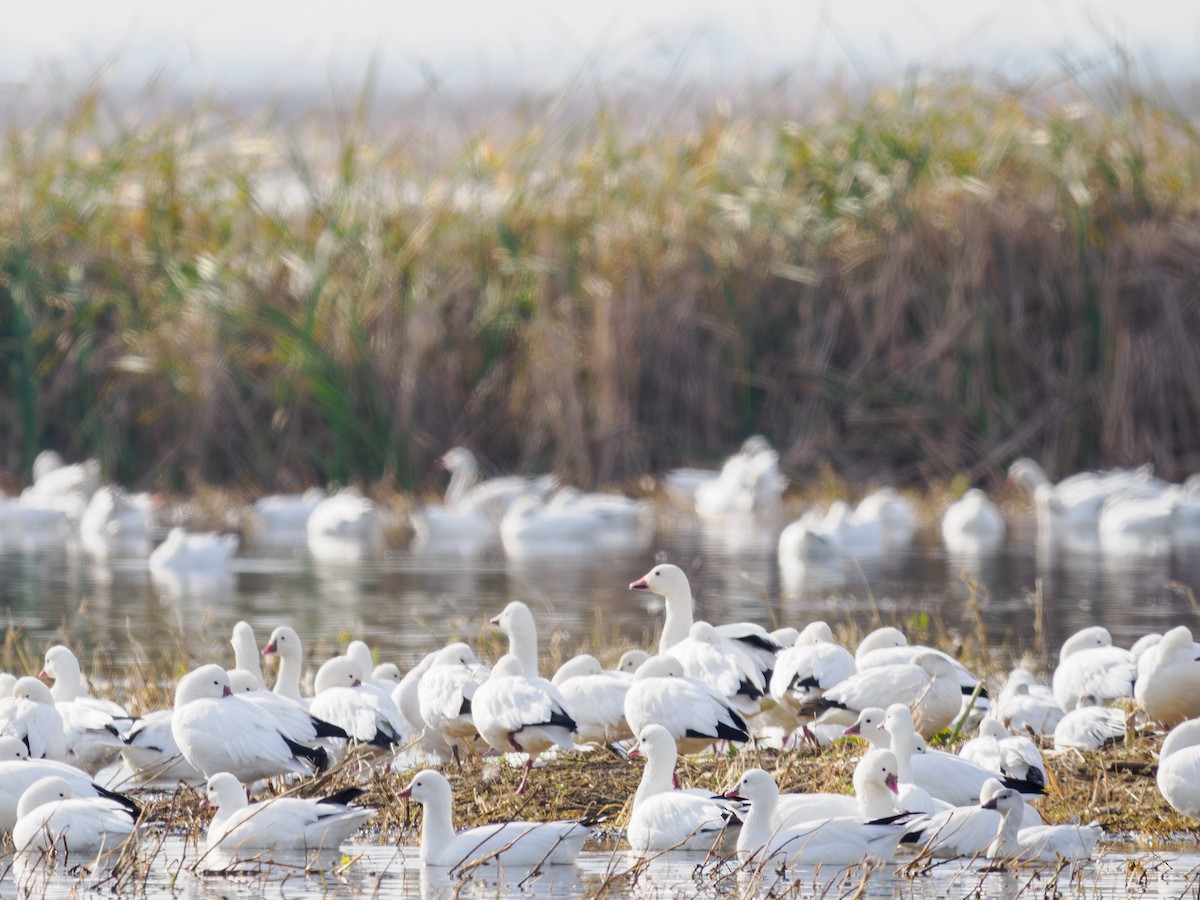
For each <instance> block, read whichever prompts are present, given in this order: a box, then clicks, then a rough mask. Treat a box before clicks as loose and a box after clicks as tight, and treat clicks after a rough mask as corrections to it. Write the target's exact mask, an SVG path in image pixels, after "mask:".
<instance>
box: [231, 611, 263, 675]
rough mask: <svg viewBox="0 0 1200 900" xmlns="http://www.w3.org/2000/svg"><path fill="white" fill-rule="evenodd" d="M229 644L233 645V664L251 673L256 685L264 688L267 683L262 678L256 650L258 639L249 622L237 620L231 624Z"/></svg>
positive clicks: (259, 658)
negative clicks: (231, 631) (231, 632)
mask: <svg viewBox="0 0 1200 900" xmlns="http://www.w3.org/2000/svg"><path fill="white" fill-rule="evenodd" d="M229 644H230V646H232V647H233V664H234V665H235V666H236V667H237V668H239V669H242V670H243V671H246V672H249V673H251V674H252V675H253V676H254V678H255V681H256V682H257V686H258V687H259V688H261V689H264V690H265V689H266V687H267V683H266V681H264V680H263V674H262V663H261V662H260V660H261V659H262V657H261V656H260V655H259V652H258V641H256V640H255V638H254V629H253V628H251V627H250V623H249V622H237V623H236V624H235V625H234V626H233V634H232V635H231V636H230V638H229Z"/></svg>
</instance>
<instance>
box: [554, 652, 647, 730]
mask: <svg viewBox="0 0 1200 900" xmlns="http://www.w3.org/2000/svg"><path fill="white" fill-rule="evenodd" d="M551 681H552V683H553V684H554V686H555V687H557V688H558V690H559V692H560V693H561V694H562V696H563V699H564V700H565V701H566V702H567V709H569V710H571V715H572V716H573V717H574V719H575V727H576V740H577V741H579V742H580V743H590V744H610V743H612V742H614V741H621V740H625V739H626V738H631V737H633V729H632V728H630V727H629V722H628V720H626V718H625V695H626V694H628V693H629V688H630V687H632V686H633V677H632V676H631V675H629V674H627V673H625V672H608V671H605V670H604V669H603V668H602V667H601V665H600V661H599V660H598V659H596V658H595V657H594V656H591V655H590V654H586V653H585V654H581V655H579V656H576V657H573V658H571V659H569V660H567V661H566V662H565V663H563V664H562V665H561V666H559V668H558V671H557V672H555V673H554V678H553V679H551Z"/></svg>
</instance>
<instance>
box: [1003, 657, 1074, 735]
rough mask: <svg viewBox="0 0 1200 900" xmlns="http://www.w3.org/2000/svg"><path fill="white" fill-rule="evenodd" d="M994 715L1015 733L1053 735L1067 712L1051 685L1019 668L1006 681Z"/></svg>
mask: <svg viewBox="0 0 1200 900" xmlns="http://www.w3.org/2000/svg"><path fill="white" fill-rule="evenodd" d="M992 715H994V716H995V717H996V718H998V719H999V720H1000V721H1001V722H1003V723H1004V724H1005V725H1007V726H1008V728H1009V729H1010V730H1011V731H1013V732H1014V733H1016V734H1024V733H1026V732H1027V731H1033V733H1034V734H1039V735H1051V734H1053V733H1054V729H1055V726H1057V725H1058V723H1059V721H1061V720H1062V717H1063V715H1064V713H1063V708H1062V707H1061V706H1059V705H1058V701H1057V700H1055V699H1054V691H1053V690H1051V689H1050V686H1049V685H1048V684H1042V683H1041V682H1040V681H1038V680H1037V678H1035V677H1034V675H1033V673H1032V672H1030V671H1029V670H1028V669H1025V668H1021V667H1018V668H1016V669H1013V670H1012V672H1011V673H1009V676H1008V679H1007V680H1006V681H1005V682H1004V688H1003V690H1001V691H1000V696H999V698H997V700H996V706H995V708H994V710H993V711H992Z"/></svg>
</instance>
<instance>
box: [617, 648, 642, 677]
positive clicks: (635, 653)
mask: <svg viewBox="0 0 1200 900" xmlns="http://www.w3.org/2000/svg"><path fill="white" fill-rule="evenodd" d="M649 658H650V654H649V653H647V652H646V651H645V650H642V649H641V648H639V647H634V648H633V649H632V650H626V651H625V652H624V653H622V654H621V657H620V659H618V660H617V671H618V672H624V673H626V674H628V675H632V674H633V673H634V672H636V671H637V670H638V667H639V666H640V665H641V664H642V663H644V662H645V661H646V660H648V659H649Z"/></svg>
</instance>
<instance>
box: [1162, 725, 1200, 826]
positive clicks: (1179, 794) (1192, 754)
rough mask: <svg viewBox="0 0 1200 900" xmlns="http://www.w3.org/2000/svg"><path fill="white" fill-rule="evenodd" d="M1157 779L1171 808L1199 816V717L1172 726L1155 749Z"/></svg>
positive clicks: (1189, 815)
mask: <svg viewBox="0 0 1200 900" xmlns="http://www.w3.org/2000/svg"><path fill="white" fill-rule="evenodd" d="M1157 779H1158V789H1159V791H1161V792H1162V795H1163V798H1164V799H1165V800H1166V801H1167V802H1168V803H1169V804H1171V807H1172V809H1174V810H1175V811H1176V812H1179V813H1182V814H1183V815H1185V816H1188V817H1189V818H1192V819H1200V719H1190V720H1189V721H1187V722H1183V723H1181V724H1179V725H1176V726H1175V727H1174V728H1172V729H1171V733H1170V734H1168V735H1167V738H1166V740H1164V741H1163V745H1162V747H1161V748H1160V749H1159V751H1158V775H1157Z"/></svg>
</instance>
